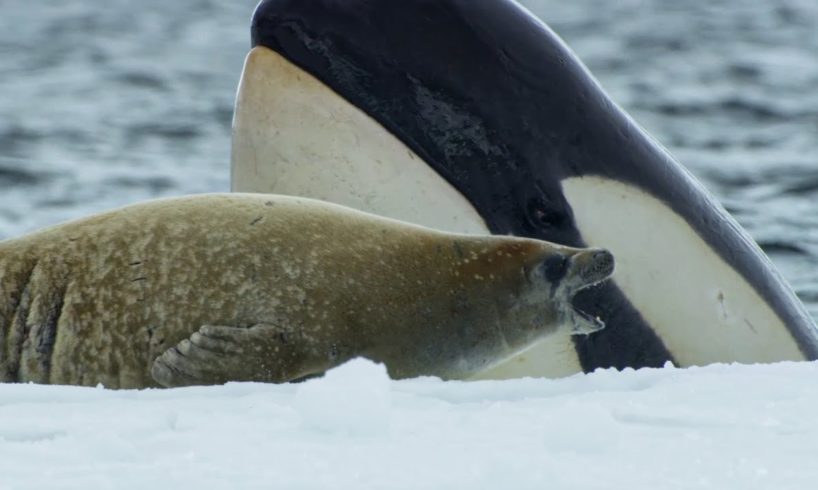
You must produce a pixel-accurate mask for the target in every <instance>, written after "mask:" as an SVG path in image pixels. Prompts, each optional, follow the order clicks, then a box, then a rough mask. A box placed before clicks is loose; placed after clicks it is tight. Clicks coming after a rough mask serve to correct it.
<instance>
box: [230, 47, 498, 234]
mask: <svg viewBox="0 0 818 490" xmlns="http://www.w3.org/2000/svg"><path fill="white" fill-rule="evenodd" d="M231 182H232V185H231V187H232V190H233V191H237V192H262V193H275V194H289V195H296V196H304V197H312V198H315V199H321V200H324V201H330V202H334V203H338V204H342V205H345V206H349V207H352V208H356V209H361V210H364V211H368V212H371V213H375V214H380V215H383V216H387V217H390V218H395V219H399V220H403V221H410V222H414V223H418V224H421V225H424V226H428V227H430V228H437V229H441V230H448V231H457V232H462V233H483V234H485V233H488V229H487V228H486V224H485V222H484V221H483V218H482V217H481V216H480V215H479V214H478V213H477V211H475V210H474V208H473V207H472V205H471V203H469V201H468V200H466V199H465V198H464V197H463V196H462V195H461V194H460V193H459V192H458V191H457V190H456V189H455V188H454V187H452V186H451V185H450V184H449V183H448V182H447V181H446V180H445V179H443V178H442V177H441V176H440V175H438V174H437V172H435V171H434V170H433V169H432V168H431V167H430V166H429V165H427V164H426V163H425V162H424V161H423V160H421V158H420V157H418V156H417V155H415V154H414V153H413V152H412V151H411V150H410V149H409V148H408V147H407V146H406V145H404V144H403V143H402V142H401V141H400V140H398V139H397V138H396V137H395V136H393V135H392V134H391V133H389V132H388V131H386V130H385V129H384V128H383V127H382V126H381V125H380V124H378V123H377V122H376V121H374V120H373V119H372V118H371V117H369V116H368V115H366V114H365V113H364V112H362V111H361V110H360V109H358V108H357V107H355V106H353V105H352V104H350V103H349V102H347V101H346V100H345V99H344V98H343V97H340V96H339V95H337V94H336V93H335V92H333V91H332V90H331V89H330V88H328V87H327V86H326V85H324V84H323V83H322V82H321V81H319V80H317V79H316V78H315V77H313V76H312V75H310V74H309V73H307V72H305V71H304V70H302V69H300V68H299V67H297V66H295V65H293V64H292V63H290V62H289V61H288V60H286V59H285V58H283V57H282V56H281V55H279V54H278V53H276V52H275V51H273V50H271V49H269V48H266V47H263V46H258V47H255V48H253V49H252V50H251V51H250V53H249V54H248V55H247V60H246V61H245V65H244V72H243V73H242V77H241V82H240V84H239V91H238V95H237V99H236V111H235V115H234V118H233V149H232V175H231Z"/></svg>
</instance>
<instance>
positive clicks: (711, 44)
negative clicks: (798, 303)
mask: <svg viewBox="0 0 818 490" xmlns="http://www.w3.org/2000/svg"><path fill="white" fill-rule="evenodd" d="M255 3H256V2H255V0H230V1H217V0H170V1H169V0H161V1H159V0H141V1H139V2H135V1H133V0H97V1H93V0H85V1H80V0H74V1H65V0H37V1H31V0H2V2H0V238H9V237H14V236H17V235H20V234H22V233H25V232H28V231H31V230H34V229H37V228H39V227H42V226H44V225H48V224H53V223H57V222H60V221H63V220H66V219H69V218H76V217H80V216H84V215H87V214H90V213H93V212H98V211H102V210H105V209H109V208H112V207H115V206H120V205H124V204H129V203H133V202H136V201H140V200H144V199H148V198H155V197H164V196H174V195H180V194H189V193H200V192H214V191H227V190H228V189H229V151H230V149H229V145H230V124H231V117H232V110H233V101H234V96H235V88H236V84H237V82H238V78H239V74H240V71H241V67H242V62H243V58H244V56H245V54H246V52H247V50H248V49H249V24H250V17H251V15H252V10H253V7H254V5H255ZM523 3H524V4H525V5H527V6H528V7H529V8H530V9H531V10H532V11H533V12H534V13H535V14H537V15H538V16H540V17H541V18H542V19H543V20H544V21H545V22H546V23H548V24H549V25H550V26H551V27H552V28H553V29H554V30H555V31H556V32H557V33H558V34H560V35H561V36H562V37H563V38H564V39H565V40H566V42H567V43H568V44H569V45H570V46H571V47H572V48H573V49H574V51H576V53H577V54H578V55H579V57H580V58H581V59H582V60H584V62H585V63H586V64H587V65H588V67H589V68H590V70H591V71H592V72H593V73H594V75H595V76H596V77H597V79H598V80H599V81H600V83H601V84H602V86H603V87H605V88H606V90H607V91H608V92H609V94H610V95H611V96H612V98H613V99H614V100H615V101H616V102H618V103H619V104H620V105H621V106H623V107H624V108H625V109H626V110H627V111H628V112H630V113H631V115H633V116H634V118H635V119H636V120H637V121H638V122H639V123H640V124H641V125H642V126H643V127H645V128H646V129H647V131H648V132H650V133H651V134H653V135H654V136H655V137H656V139H658V140H659V141H660V142H661V143H662V144H664V145H665V146H666V147H667V148H668V149H669V150H670V151H671V152H672V153H673V154H674V155H675V156H676V157H677V158H678V159H679V160H680V161H681V162H682V163H683V164H685V165H686V166H687V167H688V168H689V169H690V170H691V171H692V172H693V173H694V174H695V175H696V176H697V177H698V178H699V179H701V180H702V181H703V182H704V183H705V185H706V186H707V187H709V188H710V189H711V191H712V192H714V193H715V194H716V196H717V197H718V198H719V199H721V201H722V202H723V203H724V205H725V206H726V207H727V209H728V210H730V211H731V212H732V213H733V214H734V216H735V217H736V218H737V219H738V220H739V222H741V223H742V224H743V225H744V226H745V227H746V228H747V229H748V230H749V232H750V234H751V235H752V236H753V237H755V239H756V240H757V241H758V242H759V243H760V245H761V246H762V247H763V248H764V249H765V250H766V251H767V252H768V253H769V254H770V256H771V257H772V259H773V261H774V262H775V263H776V264H777V266H778V267H779V268H780V269H781V271H782V273H783V274H784V276H785V277H786V278H787V279H788V280H789V281H790V282H791V284H792V285H793V287H794V288H795V290H796V292H797V293H798V294H799V296H800V297H801V298H802V299H803V300H804V302H805V303H806V305H807V307H808V309H809V310H810V311H811V312H812V313H813V315H814V316H816V315H818V90H817V89H816V88H818V2H816V1H815V0H764V1H758V0H685V1H684V2H677V1H671V0H618V1H616V2H611V1H609V0H577V1H574V2H565V1H561V0H560V1H558V0H547V1H546V0H526V1H524V2H523Z"/></svg>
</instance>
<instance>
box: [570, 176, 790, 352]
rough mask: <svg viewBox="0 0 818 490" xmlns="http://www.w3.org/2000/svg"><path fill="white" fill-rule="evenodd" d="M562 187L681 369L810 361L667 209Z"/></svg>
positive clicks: (751, 292) (590, 239) (644, 196)
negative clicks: (711, 365)
mask: <svg viewBox="0 0 818 490" xmlns="http://www.w3.org/2000/svg"><path fill="white" fill-rule="evenodd" d="M562 187H563V192H564V193H565V197H566V198H567V199H568V202H569V203H570V205H571V208H572V209H573V212H574V218H575V221H576V225H577V228H578V229H579V231H580V233H581V235H582V237H583V239H584V240H585V242H586V243H587V244H588V245H589V246H603V247H605V248H607V249H609V250H610V251H611V252H612V253H613V255H614V257H616V263H617V265H616V272H615V273H614V276H613V277H614V281H615V282H616V284H617V285H618V286H619V287H620V288H621V289H622V291H623V292H624V294H625V296H627V298H628V300H629V301H630V302H631V303H632V304H633V305H634V307H635V308H636V309H637V310H639V312H640V313H641V315H642V317H643V318H644V319H645V321H646V322H647V323H648V324H649V325H650V326H651V327H652V328H653V329H654V330H655V331H656V333H657V334H658V335H659V337H660V338H661V339H662V341H663V342H664V343H665V346H666V347H667V348H668V350H669V351H670V352H671V354H672V355H673V356H674V358H675V359H676V360H677V361H678V362H679V363H680V364H681V365H683V366H692V365H704V364H710V363H714V362H773V361H781V360H803V359H804V356H803V354H802V353H801V351H800V350H799V348H798V345H797V343H796V341H795V340H794V339H793V337H792V336H791V334H790V333H789V330H788V329H787V327H786V326H785V325H784V324H783V322H782V321H781V319H780V318H779V317H778V316H777V315H776V314H775V312H774V311H773V310H772V308H770V306H769V305H768V304H767V303H766V302H765V301H764V299H763V298H762V297H761V296H760V295H759V294H758V293H757V292H756V290H755V289H754V288H753V287H752V286H751V285H750V284H748V283H747V281H746V280H745V279H744V278H743V277H742V276H741V275H740V274H739V273H738V272H736V271H735V270H733V269H732V268H731V267H730V266H729V265H728V264H727V263H726V262H725V261H724V260H723V259H722V258H721V257H720V256H719V255H718V254H717V253H715V252H714V251H713V250H712V249H711V248H710V247H709V246H708V245H707V243H706V242H705V241H704V240H702V238H701V237H700V236H699V235H698V234H697V233H696V232H695V231H694V230H693V229H692V228H691V227H690V226H689V225H688V223H687V222H686V221H685V220H684V219H683V218H682V217H681V216H679V215H678V214H676V213H675V212H674V211H673V210H672V209H671V208H669V207H668V206H667V205H665V204H664V203H663V202H661V201H660V200H658V199H656V198H655V197H653V196H651V195H649V194H648V193H646V192H644V191H643V190H641V189H639V188H637V187H634V186H631V185H628V184H625V183H622V182H619V181H616V180H609V179H605V178H602V177H589V176H585V177H575V178H570V179H566V180H563V181H562Z"/></svg>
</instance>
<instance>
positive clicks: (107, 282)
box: [0, 194, 613, 388]
mask: <svg viewBox="0 0 818 490" xmlns="http://www.w3.org/2000/svg"><path fill="white" fill-rule="evenodd" d="M612 267H613V262H612V259H611V256H610V254H608V253H607V252H604V251H600V250H579V249H572V248H568V247H562V246H557V245H552V244H549V243H546V242H540V241H535V240H528V239H519V238H510V237H492V236H482V237H480V236H466V235H451V234H444V233H441V232H436V231H432V230H429V229H426V228H421V227H419V226H414V225H408V224H404V223H400V222H397V221H393V220H388V219H385V218H379V217H375V216H372V215H367V214H364V213H361V212H358V211H354V210H350V209H347V208H342V207H340V206H337V205H332V204H328V203H322V202H318V201H312V200H309V199H298V198H287V197H280V196H269V195H249V194H227V195H204V196H195V197H188V198H180V199H170V200H161V201H154V202H149V203H145V204H139V205H134V206H130V207H126V208H122V209H119V210H115V211H112V212H109V213H105V214H101V215H97V216H94V217H90V218H87V219H83V220H80V221H75V222H70V223H66V224H63V225H60V226H56V227H53V228H49V229H46V230H43V231H40V232H37V233H34V234H31V235H28V236H25V237H22V238H19V239H14V240H7V241H4V242H0V334H2V336H0V348H2V351H0V379H2V380H3V381H7V382H9V381H19V382H28V381H33V382H37V383H55V384H77V385H96V384H98V383H102V384H103V385H105V386H106V387H112V388H138V387H146V386H156V385H164V386H178V385H188V384H211V383H222V382H226V381H231V380H232V381H241V380H255V381H274V382H283V381H290V380H294V379H299V378H302V377H305V376H310V375H315V374H318V373H321V372H323V371H325V370H326V369H328V368H330V367H332V366H334V365H336V364H339V363H341V362H344V361H346V360H348V359H350V358H352V357H356V356H365V357H368V358H370V359H373V360H376V361H381V362H384V363H386V365H387V367H388V369H389V372H390V374H391V375H392V376H394V377H406V376H416V375H423V374H426V375H437V376H441V377H444V378H463V377H468V376H470V375H472V374H473V373H475V372H479V371H480V370H482V369H485V368H486V367H487V366H489V365H491V364H493V363H495V362H497V360H499V359H502V358H505V357H507V356H509V355H511V354H512V353H513V352H515V351H518V350H521V349H523V348H525V346H527V345H529V344H530V343H531V342H534V341H535V340H536V339H538V338H540V337H541V336H544V335H546V334H549V333H552V332H553V331H555V330H556V329H557V327H558V326H559V325H561V324H567V325H570V326H571V328H573V331H574V333H588V332H590V331H593V330H597V329H599V328H601V323H600V322H599V321H597V320H595V319H594V318H593V317H591V316H589V315H586V314H583V313H582V312H580V311H578V310H576V309H575V308H573V306H572V305H571V299H572V297H573V295H574V294H575V293H576V292H577V291H579V290H580V289H582V288H584V287H587V286H589V285H592V284H595V283H597V282H599V281H601V280H602V279H604V278H606V277H607V276H608V275H610V274H611V272H612Z"/></svg>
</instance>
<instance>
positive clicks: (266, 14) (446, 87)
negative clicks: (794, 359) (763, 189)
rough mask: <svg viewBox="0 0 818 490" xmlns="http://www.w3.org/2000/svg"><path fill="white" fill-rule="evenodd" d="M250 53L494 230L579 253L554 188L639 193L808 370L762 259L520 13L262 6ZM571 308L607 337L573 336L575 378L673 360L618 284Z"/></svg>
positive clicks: (452, 6) (345, 2) (804, 345)
mask: <svg viewBox="0 0 818 490" xmlns="http://www.w3.org/2000/svg"><path fill="white" fill-rule="evenodd" d="M252 43H253V46H259V45H260V46H265V47H267V48H270V49H272V50H274V51H276V52H278V53H279V54H281V55H282V56H284V57H285V58H286V59H288V60H289V61H291V62H292V63H294V64H295V65H297V66H299V67H301V68H302V69H304V70H306V71H307V72H309V73H311V74H313V75H314V76H315V77H316V78H318V79H319V80H321V81H322V82H323V83H324V84H326V85H327V86H329V87H330V88H332V89H333V90H334V91H335V92H336V93H337V94H339V95H341V96H342V97H344V98H345V99H346V100H348V101H350V102H351V103H352V104H354V105H355V106H357V107H358V108H360V109H361V110H363V111H364V112H365V113H367V114H369V115H370V116H371V117H372V118H373V119H375V120H376V121H378V122H379V123H380V124H381V125H382V126H383V127H384V128H386V129H387V130H389V131H390V132H391V133H392V134H394V135H395V136H396V137H397V138H399V139H400V140H401V141H403V142H404V143H405V144H406V145H407V146H408V147H409V148H411V149H412V150H413V151H414V152H415V153H417V154H418V155H419V156H421V157H422V158H423V159H424V160H425V161H426V162H427V163H428V164H429V165H431V166H432V167H433V168H434V169H435V170H436V171H437V172H438V173H439V174H440V175H441V176H443V177H444V178H445V179H446V180H447V181H448V182H449V183H450V184H452V185H453V186H454V187H455V188H456V189H457V190H458V191H459V192H460V193H462V195H463V196H465V197H466V198H467V199H468V200H469V201H470V202H471V204H472V205H473V206H474V208H475V209H476V210H477V211H478V212H479V213H480V215H482V217H483V218H484V219H485V221H486V224H487V225H488V227H489V229H490V230H491V231H492V232H493V233H497V234H507V233H510V234H514V235H521V236H527V237H533V238H539V239H544V240H548V241H553V242H558V243H563V244H566V245H571V246H584V245H585V243H583V238H582V236H580V233H579V231H578V229H577V227H576V226H575V223H574V217H573V213H572V210H571V208H570V206H569V204H568V202H567V201H566V198H565V197H564V195H563V192H562V190H561V186H560V181H561V180H562V179H565V178H569V177H573V176H588V175H591V176H601V177H605V178H607V179H616V180H619V181H622V182H625V183H628V184H630V185H634V186H637V187H639V188H641V189H643V190H644V191H646V192H647V193H649V194H650V195H652V196H654V197H656V198H657V199H660V200H662V201H663V202H665V204H666V205H668V206H669V207H670V208H672V209H673V210H674V211H675V212H676V213H677V214H678V215H680V216H681V217H682V218H683V219H685V220H686V221H687V222H688V223H689V225H690V227H691V228H692V229H693V230H695V232H696V233H697V234H698V235H699V236H700V237H701V238H702V239H703V240H704V241H705V242H706V243H707V244H708V245H709V246H710V247H711V248H712V249H713V250H714V251H715V252H716V253H717V254H719V256H720V257H721V258H722V259H723V260H724V261H725V262H726V263H727V264H729V265H730V266H731V267H733V268H734V269H735V270H736V271H738V273H739V274H740V275H741V276H743V277H744V278H745V279H746V281H747V282H748V283H749V284H751V285H752V287H753V288H754V289H755V290H756V291H757V292H758V293H759V295H760V296H761V297H762V298H764V299H765V300H766V301H767V302H768V303H769V304H770V305H771V307H772V309H773V310H774V311H775V312H776V314H777V315H778V316H780V317H781V318H782V320H783V321H784V323H785V324H786V325H787V327H788V328H789V329H790V334H791V335H792V337H793V338H794V339H795V341H796V342H797V343H798V346H799V349H800V350H801V352H802V353H803V355H804V357H805V358H807V359H816V358H818V342H816V335H815V333H814V325H813V324H812V322H811V320H810V319H809V317H808V316H807V315H806V314H805V313H804V311H803V309H802V308H800V307H799V305H798V303H797V300H794V298H793V297H792V294H791V293H790V292H789V291H788V289H787V287H786V286H785V285H784V284H783V282H782V280H781V279H780V277H779V276H778V274H777V273H776V272H775V270H774V269H772V268H771V267H770V266H769V265H768V263H767V262H766V258H765V257H764V256H763V254H762V253H761V252H760V251H759V249H757V247H756V246H755V245H754V244H753V243H752V242H751V241H748V240H747V239H746V238H745V237H744V235H743V234H742V232H740V230H738V229H736V227H735V225H734V224H733V222H732V221H731V220H729V219H725V218H726V212H725V211H724V210H723V209H722V208H721V206H719V205H718V204H716V203H715V202H714V201H713V199H712V198H711V197H710V196H709V194H707V192H706V191H704V190H703V189H702V188H701V186H700V184H698V183H697V182H696V181H695V180H694V179H692V178H691V177H690V176H689V175H688V173H687V171H686V170H685V169H684V168H683V167H682V166H681V165H679V164H678V163H677V162H675V161H674V160H673V158H672V157H671V156H670V155H669V154H668V153H667V152H666V151H665V150H664V149H663V148H662V147H661V146H659V145H658V144H657V143H655V142H654V141H653V140H652V139H651V138H650V137H649V136H648V135H646V133H644V132H643V131H642V130H641V129H640V128H639V127H637V125H636V124H634V123H633V122H632V121H631V119H630V118H629V117H628V116H627V115H626V114H625V113H624V112H623V111H622V110H621V109H619V108H618V107H617V106H616V105H615V104H614V103H613V102H612V101H611V100H610V99H609V98H608V96H607V95H606V94H605V93H604V92H603V90H602V89H601V88H600V87H599V85H598V84H597V83H596V82H595V81H594V79H593V78H592V76H591V75H590V74H589V73H588V71H587V70H586V68H585V67H584V66H583V65H582V63H581V62H580V61H579V60H578V59H577V58H576V56H575V55H574V54H573V53H572V52H571V51H570V50H569V49H568V48H567V47H566V46H565V44H564V43H563V42H562V41H561V40H560V39H559V38H558V37H557V36H556V35H555V34H554V33H553V32H552V31H550V30H549V29H548V27H546V26H545V25H544V24H543V23H542V22H541V21H539V20H538V19H537V18H535V17H534V16H533V15H532V14H530V13H529V12H527V11H526V10H525V9H523V8H522V7H520V6H519V5H517V4H516V3H514V2H512V1H509V0H481V1H474V0H400V1H396V0H266V1H264V2H262V3H261V4H260V5H259V7H258V8H257V10H256V13H255V15H254V18H253V23H252ZM646 226H649V224H646ZM669 266H674V265H673V264H669ZM676 266H683V264H677V265H676ZM577 302H578V303H580V304H579V306H580V308H582V309H583V310H585V311H589V312H591V313H593V314H595V315H598V316H600V317H601V318H604V319H605V323H606V325H607V326H606V328H605V329H604V330H602V331H600V332H597V333H594V334H592V335H589V336H587V337H586V336H579V337H574V342H575V346H576V349H577V353H578V356H579V359H580V362H581V364H582V367H583V369H584V370H586V371H589V370H593V369H595V368H598V367H616V368H620V369H621V368H624V367H637V368H638V367H647V366H662V365H663V364H664V363H665V362H666V361H673V356H672V355H671V353H670V352H669V351H668V349H667V348H666V347H665V346H664V345H663V343H662V341H661V340H660V339H659V337H658V336H657V335H656V334H655V333H654V331H653V329H651V328H650V327H649V326H648V325H647V324H646V322H645V321H644V320H643V319H642V317H641V316H640V314H639V312H638V311H637V309H636V308H634V307H633V306H632V305H631V304H630V303H629V302H628V300H627V299H626V297H625V295H624V294H623V293H622V292H621V291H619V290H618V289H617V287H616V286H614V285H611V284H610V283H609V284H608V285H606V286H604V287H602V288H598V289H594V290H591V291H589V292H587V293H585V294H584V296H582V297H581V298H579V299H578V300H577Z"/></svg>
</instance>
